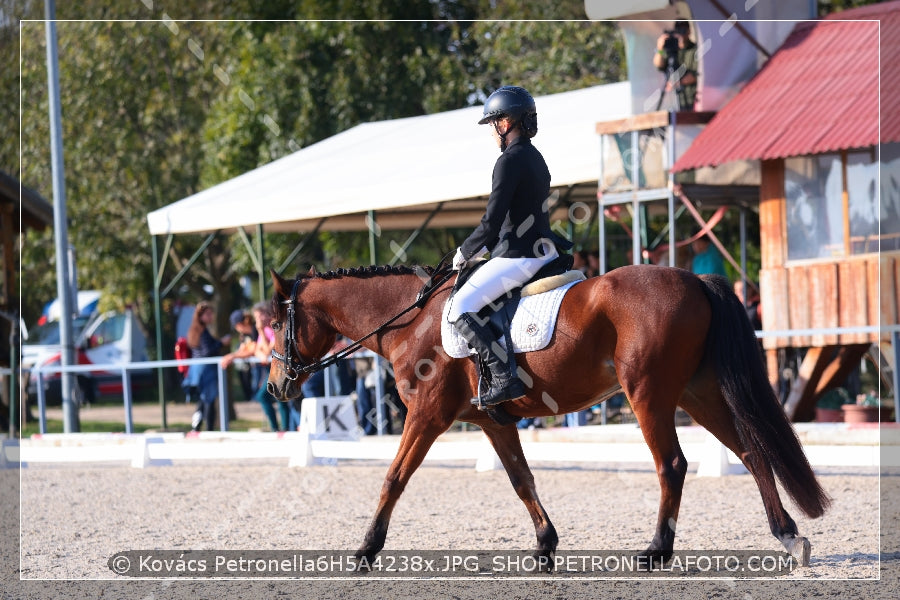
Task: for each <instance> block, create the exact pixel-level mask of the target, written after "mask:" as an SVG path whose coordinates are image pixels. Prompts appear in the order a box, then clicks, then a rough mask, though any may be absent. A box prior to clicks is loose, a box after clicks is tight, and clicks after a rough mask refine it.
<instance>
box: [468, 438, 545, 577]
mask: <svg viewBox="0 0 900 600" xmlns="http://www.w3.org/2000/svg"><path fill="white" fill-rule="evenodd" d="M481 425H482V429H483V430H484V433H485V434H486V435H487V437H488V439H489V440H490V442H491V445H492V446H493V447H494V450H495V451H496V452H497V456H499V457H500V462H502V463H503V467H504V468H505V469H506V474H507V475H508V476H509V481H510V483H512V486H513V489H515V490H516V494H518V496H519V498H520V499H521V500H522V502H523V503H524V504H525V508H527V509H528V514H530V515H531V520H532V521H533V522H534V531H535V535H536V536H537V549H536V550H535V553H534V557H535V558H536V559H538V560H539V563H538V564H543V565H547V570H550V568H551V567H552V564H553V554H554V552H556V545H557V544H558V543H559V537H558V536H557V535H556V528H555V527H553V523H551V522H550V517H548V516H547V511H545V510H544V506H543V505H542V504H541V501H540V500H539V499H538V495H537V491H536V489H535V487H534V475H532V474H531V469H530V468H529V467H528V462H527V461H526V460H525V453H524V452H523V451H522V442H521V440H520V439H519V431H518V430H517V429H516V427H515V425H506V426H499V425H496V424H481Z"/></svg>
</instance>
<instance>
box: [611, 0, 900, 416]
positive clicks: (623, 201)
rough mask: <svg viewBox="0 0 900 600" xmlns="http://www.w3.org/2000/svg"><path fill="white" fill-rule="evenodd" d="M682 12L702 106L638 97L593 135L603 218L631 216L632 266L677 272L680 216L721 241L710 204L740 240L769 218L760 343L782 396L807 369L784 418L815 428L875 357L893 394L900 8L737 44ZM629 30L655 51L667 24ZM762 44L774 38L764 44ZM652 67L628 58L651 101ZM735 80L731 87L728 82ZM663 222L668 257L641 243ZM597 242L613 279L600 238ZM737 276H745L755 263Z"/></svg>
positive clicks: (870, 10) (899, 313)
mask: <svg viewBox="0 0 900 600" xmlns="http://www.w3.org/2000/svg"><path fill="white" fill-rule="evenodd" d="M676 4H677V5H678V6H676V8H679V7H680V10H681V12H680V13H678V15H677V16H678V18H684V19H687V20H689V22H690V23H691V28H692V31H693V32H694V39H695V41H696V43H697V45H698V46H699V47H700V48H706V50H705V51H704V52H703V55H702V57H701V59H700V61H699V71H698V82H699V83H698V98H697V103H696V105H695V107H694V110H693V111H691V112H687V111H681V110H678V109H677V107H675V108H674V109H672V108H670V109H669V110H664V111H659V110H658V111H657V112H650V113H648V112H646V108H644V109H643V110H641V107H646V106H648V105H653V104H656V105H657V106H659V105H664V104H665V102H664V99H663V100H660V101H659V102H648V98H649V99H651V100H652V99H653V97H652V95H651V96H646V95H644V96H640V95H638V96H635V100H634V102H633V104H634V109H635V110H634V114H633V115H632V116H630V117H627V118H623V119H619V120H617V121H608V122H601V123H597V126H596V131H597V133H598V134H599V137H600V143H601V148H602V152H601V154H602V156H603V162H602V164H601V165H600V179H599V190H598V192H599V193H598V198H599V208H600V211H602V212H603V213H604V214H606V215H607V216H606V218H607V219H613V220H617V219H618V218H619V217H618V216H617V215H621V214H625V209H627V211H628V213H629V215H630V216H629V217H628V218H630V220H629V221H628V224H629V225H630V226H631V229H632V231H634V232H635V234H634V235H633V236H632V239H631V244H632V250H631V251H630V253H629V255H628V256H629V257H631V258H633V259H634V260H635V262H640V261H641V260H642V259H641V258H640V256H641V253H642V254H643V260H644V261H646V260H652V261H653V262H657V263H661V264H671V265H677V266H683V264H682V261H681V260H680V257H677V256H676V250H675V248H676V246H677V245H679V244H676V239H675V236H674V234H673V233H672V232H674V231H675V225H676V223H675V219H676V212H685V211H688V212H690V213H691V214H692V215H693V216H694V219H696V221H697V222H698V224H699V225H704V226H705V229H708V230H710V231H711V233H712V235H711V236H710V237H712V238H714V240H713V241H714V242H717V243H719V242H718V240H717V238H716V237H715V231H716V230H715V229H714V228H713V225H712V223H710V222H708V221H704V220H703V218H702V217H701V215H700V213H699V211H698V210H697V207H698V205H700V204H701V203H702V204H703V206H704V207H706V208H712V207H719V208H720V209H721V210H732V209H735V208H737V209H739V210H740V211H741V212H742V214H741V234H742V238H743V237H744V233H745V230H744V225H743V222H744V216H745V214H749V213H750V212H753V213H757V212H758V216H759V233H760V240H759V244H760V246H759V247H760V271H759V273H758V283H759V289H760V297H761V312H762V325H763V327H762V334H761V335H762V345H763V348H764V350H765V354H766V361H767V363H768V371H769V376H770V379H771V380H772V382H773V385H776V384H778V382H779V377H780V376H781V374H782V373H781V367H782V366H783V365H784V358H785V356H787V355H788V354H790V355H791V356H794V357H797V359H798V360H799V365H798V366H796V368H795V369H794V375H795V377H793V379H792V380H791V383H790V389H789V391H787V392H786V393H785V394H783V396H782V397H783V398H784V399H785V410H786V411H787V413H788V415H789V416H790V417H791V419H793V420H794V421H807V420H811V419H813V418H814V415H815V409H816V402H817V401H818V400H819V399H820V398H821V397H822V396H823V394H825V393H826V392H827V391H829V390H831V389H833V388H835V387H838V386H842V385H843V384H844V382H845V380H846V379H847V377H848V375H849V374H850V373H851V372H852V371H854V370H855V369H857V368H858V367H860V365H861V359H863V357H864V355H865V354H866V353H869V354H870V355H871V356H873V357H874V358H875V359H876V360H877V365H875V366H876V367H877V371H878V376H879V377H880V378H881V381H882V382H883V384H884V385H883V386H882V389H881V392H882V393H881V396H882V397H886V396H890V395H891V389H892V388H896V387H897V385H896V380H897V377H896V369H895V368H894V363H895V362H896V360H895V356H896V355H897V354H898V346H900V343H898V342H900V335H898V334H897V332H898V327H897V324H898V318H900V306H898V301H897V297H898V292H900V1H894V2H885V3H880V4H875V5H871V6H866V7H862V8H858V9H853V10H846V11H842V12H840V13H835V14H833V15H831V16H830V17H829V18H826V19H822V20H803V19H801V18H797V17H796V16H795V17H793V18H795V19H796V21H794V22H793V23H791V22H789V21H788V22H779V23H778V24H777V25H778V26H779V27H780V26H781V25H785V24H787V25H788V26H789V29H787V30H785V31H783V36H782V37H780V38H779V37H778V36H779V35H780V34H781V33H782V30H772V31H767V30H763V29H762V27H763V25H765V24H766V23H768V22H763V23H762V24H759V23H754V25H755V26H756V35H757V38H754V37H753V34H752V32H751V31H750V30H749V29H744V30H741V31H737V32H736V31H735V30H731V29H729V30H728V33H727V35H729V36H732V37H733V38H734V39H731V40H730V41H729V40H728V39H726V38H725V37H722V34H721V32H722V31H723V30H722V29H721V28H717V23H715V22H712V21H710V22H706V21H703V22H701V21H695V20H693V19H694V18H695V17H696V15H694V14H692V13H691V11H690V10H688V9H692V10H693V9H695V8H698V7H700V5H699V4H696V3H692V2H688V3H686V4H685V3H676ZM701 8H702V7H701ZM654 16H658V15H655V14H654ZM660 18H665V17H660ZM628 23H629V24H628V25H624V26H622V27H623V29H626V44H627V46H628V49H629V52H630V53H631V54H634V55H635V56H640V55H641V52H643V53H644V55H646V54H647V53H648V52H649V51H650V50H652V49H654V48H655V46H654V43H655V41H656V36H657V35H658V34H659V31H658V30H657V29H658V28H657V29H653V27H655V26H656V25H657V24H656V22H648V23H639V24H637V25H635V24H632V23H631V22H630V21H629V22H628ZM639 25H640V26H641V27H643V28H644V29H646V30H647V31H643V30H639V29H640V28H639ZM719 25H720V24H719ZM632 30H634V31H632ZM639 34H643V35H639ZM739 34H740V35H739ZM745 38H746V39H745ZM763 38H766V39H769V40H770V41H771V40H772V39H778V42H777V43H776V44H773V45H770V46H768V47H766V46H765V45H764V44H761V43H760V42H759V40H760V39H763ZM745 41H746V43H744V42H745ZM726 42H727V43H726ZM728 44H732V45H734V46H735V47H739V46H740V45H741V44H743V45H744V46H748V45H749V47H750V48H752V50H751V54H750V55H749V56H750V58H752V59H753V60H752V61H751V63H750V64H749V66H747V65H745V66H746V67H747V69H750V70H751V71H752V74H751V75H750V76H748V77H746V78H745V79H741V78H739V77H737V72H736V69H737V68H738V67H737V66H736V65H735V62H734V60H733V54H732V53H729V52H724V51H722V52H719V51H717V49H724V47H725V46H727V45H728ZM648 48H650V50H647V49H648ZM644 63H648V64H649V59H647V57H646V56H644V60H643V61H637V62H631V61H630V62H629V69H630V78H631V80H632V88H633V90H632V94H633V95H634V94H635V89H634V88H635V87H637V88H639V89H643V88H641V87H640V85H637V86H636V84H635V81H639V77H640V73H638V72H637V67H639V66H640V65H642V64H644ZM757 63H758V65H759V66H758V67H757V68H756V70H753V68H754V67H755V66H756V64H757ZM632 65H637V67H633V66H632ZM747 69H745V70H747ZM729 74H735V77H734V79H735V81H736V83H733V84H731V85H730V86H729V85H725V84H724V83H722V82H726V81H729V80H728V78H727V76H728V75H729ZM645 87H646V86H645ZM660 89H662V88H660ZM725 92H727V93H725ZM879 109H880V112H879ZM666 205H667V206H666ZM623 207H624V208H623ZM654 210H655V211H656V214H657V215H659V214H660V211H661V210H666V211H667V212H668V219H669V224H668V226H667V227H666V229H667V230H668V231H669V240H668V244H667V246H668V248H669V256H668V257H665V256H662V257H661V256H659V255H655V256H649V257H648V256H647V252H646V249H647V248H651V249H652V248H653V247H654V245H653V244H652V243H650V244H647V243H645V240H641V239H639V238H640V236H639V235H638V233H637V232H638V231H640V229H641V227H642V224H641V220H643V219H645V218H646V217H647V216H652V215H653V213H652V212H651V211H654ZM610 215H611V216H610ZM657 218H658V217H657ZM698 235H699V234H698ZM600 236H601V239H600V248H601V272H605V270H606V268H605V267H606V264H605V262H604V259H603V252H604V251H605V249H606V248H607V246H610V244H608V243H607V242H606V240H605V239H604V228H603V227H600ZM751 243H752V242H751ZM719 245H720V246H721V247H722V248H724V246H722V245H721V243H719ZM741 247H742V250H745V249H746V244H745V243H744V240H743V239H742V244H741ZM742 254H743V252H742ZM631 258H630V259H631ZM726 258H729V259H731V257H730V256H728V257H726ZM630 259H629V260H630ZM732 260H733V259H732ZM661 261H662V262H661ZM732 264H734V265H735V267H736V268H737V269H738V270H739V271H740V270H746V260H744V258H743V257H742V259H741V264H740V265H739V264H738V263H737V261H736V260H735V262H733V263H732ZM747 276H748V278H749V279H756V277H757V274H756V273H748V274H747ZM864 391H868V389H866V390H864ZM894 396H896V389H894Z"/></svg>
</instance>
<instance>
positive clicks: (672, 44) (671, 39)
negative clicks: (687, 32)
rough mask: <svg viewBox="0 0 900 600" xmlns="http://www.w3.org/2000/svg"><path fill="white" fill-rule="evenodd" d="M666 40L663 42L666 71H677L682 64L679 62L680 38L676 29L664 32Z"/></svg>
mask: <svg viewBox="0 0 900 600" xmlns="http://www.w3.org/2000/svg"><path fill="white" fill-rule="evenodd" d="M663 33H664V34H665V35H666V39H665V40H664V41H663V51H664V52H665V53H666V67H665V68H666V70H671V71H676V70H677V69H678V67H680V66H681V63H680V62H679V60H678V37H677V36H676V32H675V30H674V29H666V30H665V31H663Z"/></svg>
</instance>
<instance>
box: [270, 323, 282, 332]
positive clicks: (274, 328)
mask: <svg viewBox="0 0 900 600" xmlns="http://www.w3.org/2000/svg"><path fill="white" fill-rule="evenodd" d="M270 327H271V328H272V331H281V323H280V322H278V321H272V323H271V324H270Z"/></svg>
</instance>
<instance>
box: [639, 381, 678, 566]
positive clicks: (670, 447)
mask: <svg viewBox="0 0 900 600" xmlns="http://www.w3.org/2000/svg"><path fill="white" fill-rule="evenodd" d="M654 397H655V398H656V399H657V402H659V399H660V398H663V399H664V398H665V395H663V394H661V393H660V392H659V391H657V392H656V393H655V396H654V395H648V394H644V395H641V394H639V393H634V394H633V395H632V394H629V398H630V399H631V403H632V408H633V410H634V414H635V417H637V421H638V425H640V428H641V432H642V433H643V434H644V440H645V441H646V442H647V445H648V446H649V447H650V452H651V453H652V454H653V462H654V463H655V465H656V474H657V476H658V477H659V487H660V499H659V513H658V514H657V521H656V532H655V534H654V536H653V540H652V541H651V542H650V546H649V547H648V548H647V549H646V550H645V551H644V552H643V555H645V556H648V557H649V558H650V560H651V562H652V563H657V564H658V563H660V562H663V563H664V562H665V561H667V560H668V559H669V558H671V556H672V553H673V551H674V546H675V524H676V522H677V520H678V509H679V507H680V506H681V492H682V490H683V489H684V478H685V475H686V474H687V459H686V458H685V457H684V453H683V452H682V451H681V445H680V444H679V443H678V436H677V434H676V433H675V404H674V402H671V403H660V404H659V405H654V406H651V405H650V402H649V401H648V400H647V398H654Z"/></svg>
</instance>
